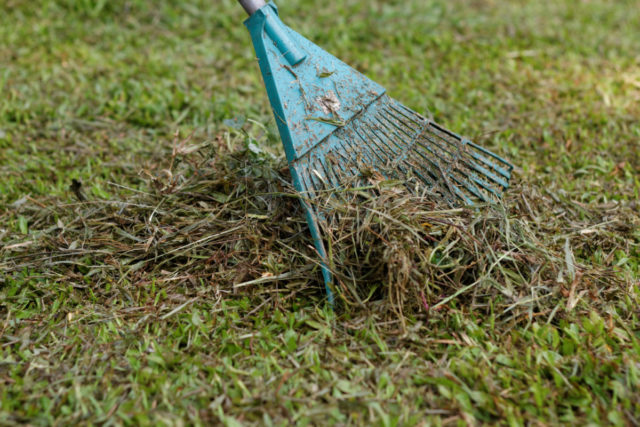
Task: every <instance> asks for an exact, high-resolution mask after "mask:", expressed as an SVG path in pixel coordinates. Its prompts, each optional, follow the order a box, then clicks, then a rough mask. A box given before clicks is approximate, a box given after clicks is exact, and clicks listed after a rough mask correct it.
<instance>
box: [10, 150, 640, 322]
mask: <svg viewBox="0 0 640 427" xmlns="http://www.w3.org/2000/svg"><path fill="white" fill-rule="evenodd" d="M212 159H213V160H212ZM167 163H168V164H167ZM140 177H141V178H140ZM129 178H130V179H131V180H134V181H135V180H138V183H137V186H136V187H137V188H136V189H133V188H129V187H127V185H124V184H110V187H109V189H111V190H112V195H111V196H109V198H108V199H105V197H106V194H102V193H101V192H95V191H94V195H93V197H87V196H86V195H85V194H83V193H82V187H80V186H79V185H80V184H79V183H77V182H74V184H73V185H72V186H71V188H70V190H69V193H68V194H67V195H66V196H67V199H66V200H62V199H61V198H55V197H49V198H41V199H38V200H35V199H33V198H25V199H23V200H19V201H17V202H16V203H14V204H13V205H12V206H11V208H10V209H11V210H13V211H14V213H15V214H17V215H20V216H21V217H23V218H25V222H27V223H28V225H29V230H30V231H29V233H28V235H27V236H26V237H25V235H24V233H20V232H19V231H16V232H13V233H9V234H8V235H5V236H4V237H3V239H2V240H3V241H2V243H3V247H2V249H1V251H0V266H1V267H2V268H0V270H2V271H3V273H2V275H1V276H0V280H2V281H5V280H11V279H12V278H13V279H15V278H16V277H17V276H19V275H23V276H24V275H27V276H33V277H38V278H39V279H41V280H42V279H44V280H47V281H48V282H50V283H54V284H55V283H59V284H60V286H72V287H74V289H76V290H80V291H84V292H86V293H87V295H91V297H92V298H94V299H95V298H96V297H99V295H100V294H104V295H103V296H104V297H105V298H106V299H105V301H108V302H112V301H113V298H116V297H118V298H121V297H122V295H125V296H126V295H134V294H135V292H138V290H139V289H140V288H141V287H146V286H163V287H165V288H166V289H167V290H168V293H169V294H171V295H177V296H176V298H175V305H176V306H178V305H179V304H181V303H182V302H183V301H184V300H185V298H188V297H190V295H189V288H190V287H192V288H194V289H195V288H196V285H197V286H202V285H203V284H205V285H206V286H208V287H209V288H210V289H211V293H212V294H213V295H215V297H216V298H221V297H223V296H229V297H230V296H233V295H242V296H247V295H248V296H250V297H256V298H258V299H259V300H261V301H263V302H264V303H265V304H267V303H269V304H282V303H283V302H284V301H286V300H288V299H290V298H293V297H295V296H296V295H300V294H301V293H302V294H304V296H305V298H308V297H311V298H312V299H315V301H316V303H321V302H322V301H323V291H322V289H323V287H322V278H321V275H320V272H319V265H318V264H319V259H318V257H317V254H316V253H315V250H314V248H313V243H312V240H311V238H310V236H309V231H308V229H307V225H306V223H305V221H304V215H303V210H302V208H301V204H300V203H299V196H298V195H297V194H296V193H295V192H294V191H293V189H292V188H291V187H290V185H289V182H290V177H289V176H288V170H287V167H286V165H285V164H284V163H283V161H282V159H274V158H272V157H270V156H268V155H265V154H264V153H262V154H260V153H256V152H255V150H250V149H246V150H241V151H234V152H225V151H224V147H223V146H222V145H221V146H220V147H217V148H216V147H204V148H203V147H202V146H197V147H192V148H190V147H184V146H178V147H177V148H174V150H173V155H172V156H171V158H170V160H168V161H163V160H159V161H157V162H155V163H153V162H152V163H149V164H147V165H145V167H144V169H143V170H142V171H141V172H140V173H139V174H138V175H137V176H136V177H129ZM140 179H142V182H140V181H139V180H140ZM369 184H370V186H369V187H370V188H368V189H360V190H355V191H349V192H341V193H335V194H333V195H332V196H331V197H324V196H323V197H322V200H316V201H314V203H316V205H317V206H321V207H322V208H321V209H322V210H323V211H325V212H327V214H326V215H325V217H324V221H323V222H322V229H323V233H324V237H325V241H326V244H327V248H328V250H329V253H330V256H331V263H330V264H331V265H330V267H331V269H332V271H333V272H334V274H335V276H336V278H337V283H336V291H337V294H338V297H339V298H338V300H339V302H340V304H339V309H340V310H346V311H350V310H354V309H358V310H362V309H364V310H368V311H371V312H376V313H378V314H379V315H380V316H382V317H388V318H397V317H399V318H400V319H401V322H402V324H403V325H404V324H405V319H406V318H407V317H415V316H429V315H430V314H432V313H435V312H437V311H438V310H440V309H443V308H446V307H447V306H450V305H451V304H455V305H456V306H457V307H467V308H468V309H469V310H481V311H486V312H487V313H488V312H490V311H491V312H494V313H496V314H498V315H502V316H503V317H504V318H506V319H516V320H518V319H522V318H523V315H526V316H525V317H527V318H529V319H530V318H531V316H545V317H546V318H548V319H549V320H550V319H551V318H553V317H554V316H556V315H557V314H558V313H562V312H563V311H571V310H573V309H574V308H575V307H576V306H577V305H578V304H580V303H581V302H586V303H588V304H605V303H606V301H607V300H608V299H610V298H612V297H613V296H614V295H618V294H620V293H624V292H628V291H629V290H630V287H631V286H632V280H631V279H630V273H628V272H624V271H616V269H615V268H614V267H613V266H614V264H615V262H616V260H617V257H618V255H619V254H620V253H627V254H629V253H634V251H636V252H635V253H637V250H638V249H637V248H638V242H637V238H636V237H634V234H633V230H634V227H635V228H637V225H638V224H637V214H636V213H635V212H634V211H633V207H630V206H626V205H623V204H617V203H612V204H609V205H599V206H586V205H581V204H579V203H575V202H571V201H568V200H562V198H560V197H559V196H557V195H553V194H550V193H548V194H544V195H543V194H540V193H539V192H538V191H537V190H536V189H535V188H523V187H520V188H513V189H511V190H510V191H509V192H508V193H507V195H506V197H505V200H504V201H503V202H502V203H500V204H497V205H492V206H481V207H477V208H473V209H469V208H450V207H448V206H442V205H440V204H439V203H438V200H437V198H433V197H430V196H429V195H423V196H416V195H413V194H410V193H409V192H407V191H406V189H404V187H403V186H399V185H394V183H393V182H391V183H390V182H385V181H377V182H374V181H370V182H369ZM85 187H86V185H85ZM113 193H117V195H115V196H114V195H113ZM74 199H75V200H74ZM23 231H24V230H23ZM594 261H597V262H594ZM176 289H180V290H179V291H176ZM114 292H115V294H114ZM194 292H195V291H194ZM198 292H201V291H198ZM129 300H131V298H129ZM256 303H258V302H256ZM171 309H172V307H171V306H168V307H166V310H171Z"/></svg>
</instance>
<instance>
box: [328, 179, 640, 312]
mask: <svg viewBox="0 0 640 427" xmlns="http://www.w3.org/2000/svg"><path fill="white" fill-rule="evenodd" d="M372 184H373V185H372V186H371V188H369V189H368V191H356V192H346V193H341V194H340V197H336V196H335V195H333V196H332V197H328V198H324V199H323V203H324V205H323V207H324V208H325V212H330V214H325V218H328V220H326V221H324V223H323V231H324V234H325V236H326V238H327V240H328V243H329V248H330V250H329V252H330V254H331V259H332V262H333V264H332V268H333V270H334V272H335V274H336V276H337V277H338V283H339V294H340V295H341V296H342V297H343V300H344V301H345V302H346V303H347V305H349V306H362V305H368V304H370V303H371V302H372V301H374V303H373V304H370V306H374V307H375V306H378V307H381V309H382V310H386V311H389V310H390V311H391V312H393V314H395V315H397V316H399V318H400V319H401V321H402V322H403V323H404V319H405V316H406V315H415V314H416V313H420V312H423V313H424V314H426V315H427V316H428V315H429V313H430V312H432V311H435V310H439V309H441V308H443V307H445V306H447V305H448V304H449V303H454V304H455V305H457V306H458V307H467V308H468V309H470V310H481V311H485V312H486V313H489V312H494V313H496V314H499V315H503V317H506V318H509V319H516V320H517V319H521V318H522V317H523V315H527V316H525V317H527V318H531V317H533V316H545V317H547V319H548V320H551V319H552V318H553V317H554V316H555V315H556V314H557V313H558V311H559V310H560V311H571V310H573V309H574V308H575V307H576V306H577V305H578V304H579V302H580V301H584V302H587V303H589V304H597V305H602V304H606V302H607V301H608V300H610V299H611V298H612V297H613V296H614V295H617V296H620V294H621V293H624V292H628V291H630V290H631V286H632V280H631V279H630V277H627V276H625V273H623V272H621V271H616V269H615V268H613V267H612V261H615V256H614V255H615V254H616V253H618V255H620V254H628V253H629V251H634V250H636V251H637V240H634V238H633V236H632V231H633V229H634V225H633V224H634V222H635V224H636V225H637V216H635V215H634V214H633V212H632V210H631V209H630V208H629V209H625V208H624V207H623V206H622V205H620V204H615V203H614V204H609V205H608V206H603V205H600V206H597V207H593V208H592V209H587V208H586V207H585V206H583V205H580V204H577V203H573V202H568V201H567V202H563V201H561V200H560V199H556V200H553V197H551V196H548V197H544V196H542V195H540V194H539V193H538V192H537V191H536V190H535V189H534V188H523V187H518V188H513V189H511V190H510V191H509V192H508V193H507V195H506V197H505V201H504V202H503V203H498V204H493V205H486V206H479V207H477V208H458V209H451V208H448V207H446V206H443V205H442V204H440V203H439V202H438V199H437V197H436V198H434V197H433V196H432V195H428V194H425V195H422V196H419V195H415V193H412V194H409V192H408V191H406V189H405V188H404V187H403V186H389V185H388V183H385V182H384V181H382V182H378V183H372ZM372 190H373V191H372ZM345 195H346V196H345ZM331 212H332V213H331ZM578 218H580V219H578ZM616 251H618V252H616ZM578 257H579V258H580V259H581V260H580V261H578ZM594 259H601V260H602V261H603V262H601V263H598V264H596V263H593V262H588V261H589V260H594ZM505 320H506V319H505Z"/></svg>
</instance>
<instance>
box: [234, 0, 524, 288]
mask: <svg viewBox="0 0 640 427" xmlns="http://www.w3.org/2000/svg"><path fill="white" fill-rule="evenodd" d="M247 1H248V2H249V3H252V2H253V0H247ZM247 1H245V3H246V2H247ZM242 2H243V1H242V0H241V3H242ZM245 8H246V5H245ZM247 10H248V11H249V9H247ZM249 12H250V13H252V15H251V16H250V18H249V19H247V21H246V22H245V25H246V26H247V28H248V29H249V32H250V33H251V37H252V40H253V44H254V47H255V50H256V54H257V56H258V60H259V64H260V70H261V72H262V76H263V78H264V82H265V86H266V88H267V93H268V96H269V100H270V102H271V107H272V109H273V112H274V115H275V120H276V123H277V125H278V130H279V131H280V136H281V138H282V142H283V145H284V148H285V152H286V155H287V160H288V162H289V167H290V170H291V175H292V179H293V184H294V186H295V188H296V189H297V190H298V191H299V192H300V193H302V195H303V196H306V197H304V198H303V204H304V206H305V208H306V212H307V221H308V223H309V227H310V229H311V233H312V235H313V237H314V241H315V245H316V249H317V250H318V252H319V254H320V256H321V258H322V260H323V264H322V266H323V268H322V272H323V275H324V279H325V284H326V285H327V293H328V295H329V299H330V301H332V293H331V281H332V275H331V273H330V271H329V269H328V268H327V267H326V265H327V258H326V253H325V250H324V245H323V243H322V238H321V236H320V231H319V227H318V221H319V214H318V212H319V210H318V209H316V208H314V206H313V203H310V201H312V200H313V199H314V197H315V196H316V195H317V194H318V193H319V192H321V191H324V190H330V189H334V188H340V187H343V186H346V185H350V184H351V185H352V184H353V183H354V182H358V181H361V182H366V179H367V176H370V174H371V173H372V172H373V173H375V174H376V175H379V176H381V177H383V178H388V179H400V180H403V181H405V182H406V184H407V187H408V188H409V189H410V190H411V191H419V192H423V193H424V192H426V193H430V194H431V195H432V196H433V197H436V198H439V199H442V200H445V201H446V202H448V203H450V204H473V203H474V202H475V201H482V202H484V201H490V200H492V199H494V198H497V197H500V194H501V193H502V192H503V190H505V189H506V188H507V187H508V186H509V178H510V176H511V170H512V166H511V165H510V164H509V163H508V162H507V161H506V160H504V159H502V158H500V157H499V156H497V155H495V154H493V153H492V152H490V151H489V150H486V149H484V148H482V147H480V146H478V145H476V144H474V143H472V142H471V141H469V140H467V139H465V138H462V137H460V136H458V135H457V134H455V133H453V132H451V131H449V130H447V129H445V128H444V127H442V126H440V125H438V124H436V123H434V122H432V121H430V120H428V119H426V118H425V117H423V116H421V115H420V114H418V113H416V112H414V111H412V110H411V109H409V108H407V107H405V106H403V105H402V104H400V103H399V102H397V101H395V100H393V99H391V98H390V97H389V96H388V95H387V94H386V91H385V89H384V88H383V87H382V86H380V85H379V84H377V83H375V82H374V81H372V80H370V79H368V78H367V77H365V76H364V75H362V74H361V73H359V72H357V71H356V70H354V69H353V68H351V67H349V66H348V65H346V64H345V63H344V62H342V61H340V60H339V59H337V58H336V57H334V56H332V55H330V54H329V53H327V52H325V51H324V50H323V49H321V48H320V47H318V46H316V45H315V44H313V43H311V42H310V41H308V40H307V39H305V38H304V37H302V36H301V35H299V34H298V33H296V32H294V31H293V30H291V29H290V28H288V27H286V26H285V25H284V24H283V23H282V21H281V20H280V18H279V16H278V9H277V7H276V5H275V4H274V3H269V4H267V5H264V6H261V7H255V8H253V9H251V10H250V11H249Z"/></svg>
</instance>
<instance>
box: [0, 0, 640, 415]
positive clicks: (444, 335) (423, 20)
mask: <svg viewBox="0 0 640 427" xmlns="http://www.w3.org/2000/svg"><path fill="white" fill-rule="evenodd" d="M35 3H38V4H37V5H36V4H35ZM278 5H279V7H280V11H281V16H282V17H283V20H284V21H285V23H288V24H289V26H291V27H292V28H294V29H295V30H297V31H299V32H300V33H302V34H304V35H305V36H307V37H308V38H309V39H311V40H312V41H314V42H316V43H317V44H319V45H320V46H322V47H324V48H325V49H326V50H328V51H329V52H331V53H333V54H335V55H336V56H338V57H339V58H341V59H343V60H345V61H346V62H347V63H349V64H351V65H353V66H354V67H356V68H357V69H359V70H360V71H362V72H364V73H365V74H367V75H368V76H369V77H371V78H373V79H374V80H376V81H378V82H380V83H381V84H382V85H383V86H385V87H386V88H387V89H388V91H389V93H390V94H391V95H392V96H393V97H395V98H397V99H399V100H401V101H402V102H403V103H405V104H406V105H408V106H409V107H411V108H413V109H415V110H417V111H420V112H423V113H424V114H425V115H429V116H432V117H434V118H435V119H436V120H437V121H438V122H440V123H442V124H443V125H445V126H447V127H448V128H451V129H453V130H455V131H456V132H459V133H461V134H464V135H467V136H469V137H470V138H471V139H472V140H474V141H476V142H478V143H480V144H481V145H484V146H486V147H488V148H490V149H492V150H493V151H495V152H496V153H498V154H500V155H502V156H504V157H506V158H509V159H510V160H511V161H512V162H513V163H514V164H515V165H516V174H515V178H514V185H513V188H512V189H511V190H510V191H509V193H508V194H507V196H505V201H504V203H503V204H502V205H501V206H499V207H497V208H487V209H485V210H482V211H471V210H464V211H460V212H453V213H452V212H447V211H445V212H441V211H439V212H436V213H433V212H431V213H429V214H428V215H427V216H426V217H424V218H423V216H424V215H426V214H424V213H417V214H415V215H414V216H411V215H409V217H410V218H409V219H406V218H405V217H404V216H403V215H402V213H401V212H400V213H398V218H400V219H397V221H396V222H398V221H405V220H406V221H414V222H416V224H422V225H421V226H424V224H426V223H427V222H428V227H431V228H429V230H430V231H426V232H425V233H427V235H430V236H431V237H432V238H433V239H434V241H438V243H434V245H436V247H435V249H433V256H431V255H429V256H428V259H427V260H426V261H425V263H426V264H421V265H423V266H424V265H426V267H424V269H425V275H424V276H420V277H421V278H424V277H427V276H428V277H430V279H429V280H426V279H424V280H425V282H421V283H422V285H421V286H422V288H417V289H418V290H417V292H418V293H417V294H415V295H426V296H425V298H426V300H425V304H426V303H427V301H428V304H429V307H430V308H429V309H426V307H425V309H424V310H423V309H422V307H423V306H424V304H422V302H421V300H420V299H419V298H418V297H415V295H414V294H412V295H414V297H415V298H413V297H412V298H413V299H407V301H405V304H404V308H405V310H404V311H400V312H398V310H395V311H394V310H393V309H391V308H389V304H387V302H388V301H387V300H386V299H385V298H387V297H388V295H386V294H385V292H386V291H385V289H392V288H393V287H394V286H397V283H398V282H400V281H402V280H404V279H403V277H404V276H402V274H404V273H402V269H401V268H398V267H397V266H395V264H393V263H391V262H389V263H388V264H385V265H386V266H385V268H386V270H385V272H390V273H389V274H387V275H383V276H381V278H380V279H379V280H378V282H379V283H378V282H376V284H375V286H374V289H373V290H372V291H371V293H372V295H371V299H370V301H368V302H367V303H365V304H362V305H358V304H354V305H352V306H349V305H348V304H347V302H343V305H341V306H340V307H339V310H338V311H337V312H335V313H333V312H331V310H329V309H328V308H327V307H326V306H325V304H324V300H323V293H322V287H321V281H320V280H319V274H318V271H317V266H316V264H315V263H314V259H315V256H314V253H313V250H312V248H310V245H311V244H312V242H311V239H310V238H309V237H308V230H307V228H306V226H305V222H304V217H303V215H302V211H301V209H300V208H299V206H298V202H297V200H296V199H295V197H293V196H294V195H293V193H292V191H291V189H290V188H289V187H288V186H287V180H288V174H287V171H286V162H285V160H284V155H283V151H282V148H281V145H280V140H279V136H278V133H277V129H276V126H275V121H274V120H273V118H272V114H271V110H270V107H269V104H268V101H267V99H266V94H265V91H264V87H263V85H262V79H261V77H260V73H259V70H258V66H257V62H256V59H255V54H254V52H253V48H252V46H251V42H250V38H249V35H248V33H247V31H246V29H245V27H244V26H243V25H242V21H243V20H244V15H243V11H242V10H241V8H239V7H238V6H237V5H236V4H235V2H234V1H231V0H221V1H213V2H211V1H208V2H207V1H203V0H184V1H178V0H157V1H153V2H152V1H151V0H111V1H103V0H43V1H42V2H30V1H26V0H5V1H4V3H3V8H2V9H3V11H2V13H1V14H0V424H3V425H4V424H7V425H9V424H15V423H23V424H33V425H36V424H37V425H41V424H64V425H66V424H71V423H81V424H99V423H110V424H136V425H137V424H153V425H155V424H212V423H220V422H221V423H224V424H228V425H238V424H245V423H246V424H256V423H257V424H277V425H280V424H289V423H300V424H309V423H310V424H319V425H324V424H347V423H348V424H362V425H385V426H386V425H425V424H436V425H440V424H441V425H450V424H462V425H465V424H474V423H490V424H493V423H497V422H499V423H504V424H513V425H522V424H525V423H529V422H532V421H533V423H536V420H537V422H538V423H540V424H561V423H572V424H578V423H582V424H586V423H591V424H615V425H638V424H640V309H639V307H640V220H639V217H640V202H639V200H640V53H639V52H640V50H638V47H639V46H640V42H639V41H640V25H639V23H640V1H638V0H628V1H627V0H617V1H606V0H584V1H579V2H578V1H575V0H559V1H556V2H538V1H533V0H531V1H524V0H513V1H508V0H475V1H463V0H406V1H402V2H401V1H395V0H393V1H386V2H383V1H380V0H372V1H362V0H345V1H341V2H324V3H319V2H313V1H311V0H281V1H280V2H279V3H278ZM242 118H246V122H245V123H244V125H243V126H242V128H241V129H236V128H235V127H233V126H229V124H230V122H229V121H227V120H230V119H242ZM225 121H227V122H226V124H225ZM236 127H237V126H236ZM72 188H73V189H75V190H73V189H72ZM403 206H404V205H403ZM396 213H397V212H396ZM421 215H422V216H421ZM425 218H426V219H425ZM432 218H436V219H439V221H441V222H438V223H436V222H433V221H431V219H432ZM423 219H424V221H423ZM350 220H353V218H351V219H350ZM426 220H429V221H431V222H429V221H426ZM425 221H426V222H425ZM349 224H351V223H349ZM438 224H440V225H438ZM374 225H375V226H374V227H373V228H374V229H375V230H376V231H375V233H387V234H383V235H382V236H379V237H380V239H383V240H379V241H377V242H378V244H377V246H376V247H375V248H374V249H376V250H377V252H376V251H375V250H374V252H373V253H374V254H377V255H376V256H380V257H383V258H384V257H388V258H384V259H385V262H386V261H388V260H390V259H394V258H393V257H394V255H397V256H398V257H399V256H405V255H406V256H405V258H403V259H405V260H407V259H409V258H407V257H410V259H409V261H407V262H414V261H415V260H419V259H422V258H420V256H422V255H421V254H423V252H424V251H423V252H421V253H420V254H417V253H415V252H410V251H409V249H407V248H406V247H404V248H401V249H399V250H398V251H397V252H393V251H392V252H391V253H390V252H389V251H386V252H385V251H383V249H384V246H382V243H381V242H382V241H384V239H387V238H389V236H392V235H395V234H394V233H396V231H394V230H390V229H388V228H385V226H384V225H380V224H378V223H376V224H374ZM376 227H379V228H376ZM416 227H417V225H416ZM492 230H498V231H496V233H497V234H496V235H495V236H493V235H491V234H492ZM372 232H373V231H372ZM376 236H377V234H376ZM465 236H467V237H465ZM338 237H339V236H337V238H338ZM399 239H401V238H399ZM398 241H400V240H398ZM483 242H489V243H490V244H489V245H484V246H483V245H482V243H483ZM343 244H344V241H343ZM362 244H363V243H362V242H358V243H357V244H356V246H358V245H360V247H359V249H358V250H361V249H362V247H361V246H362ZM343 247H344V246H343ZM418 247H419V248H422V247H421V246H419V245H418ZM472 248H475V249H473V250H472ZM422 249H424V248H422ZM422 249H420V251H422ZM340 250H341V249H340V247H336V248H335V251H336V253H339V254H340ZM349 250H350V249H349ZM425 250H431V249H430V248H429V249H425ZM403 251H404V252H403ZM429 254H431V252H429ZM342 255H343V256H345V257H348V256H350V255H348V254H347V255H345V254H344V253H342ZM411 257H413V258H411ZM434 257H436V258H438V259H437V261H434V262H435V264H436V267H433V266H432V265H431V264H429V263H430V262H431V261H433V260H434V259H435V258H434ZM415 262H417V261H415ZM444 263H448V264H447V266H446V267H445V266H444ZM345 265H347V264H346V263H345V264H344V265H343V266H342V267H344V266H345ZM411 265H412V266H413V267H412V268H414V269H417V267H416V266H415V264H411ZM345 268H346V267H345ZM394 268H396V269H397V270H394ZM418 270H419V269H417V270H416V271H418ZM427 270H428V271H427ZM420 271H421V270H420ZM396 273H397V274H396ZM472 274H475V276H473V277H475V278H481V279H482V280H480V279H478V281H477V282H473V283H472V284H471V285H468V283H470V282H468V280H470V279H468V277H470V275H472ZM445 279H446V281H445ZM247 282H249V283H247ZM376 286H377V287H376ZM393 289H395V288H393ZM412 289H414V288H412ZM421 292H424V293H421ZM389 294H391V292H389ZM407 298H408V297H407ZM396 308H397V307H396Z"/></svg>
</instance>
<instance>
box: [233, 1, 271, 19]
mask: <svg viewBox="0 0 640 427" xmlns="http://www.w3.org/2000/svg"><path fill="white" fill-rule="evenodd" d="M238 2H239V3H240V5H241V6H242V7H243V8H244V10H245V11H246V12H247V15H249V16H251V15H253V14H254V13H256V12H257V11H258V10H259V9H261V8H262V7H264V5H265V4H266V3H265V2H264V0H238Z"/></svg>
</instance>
